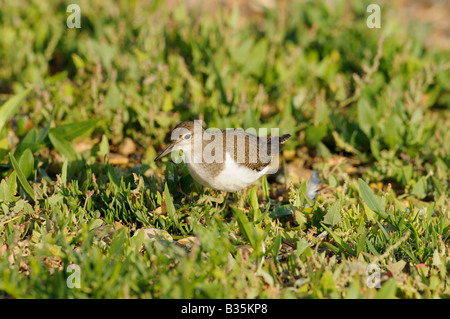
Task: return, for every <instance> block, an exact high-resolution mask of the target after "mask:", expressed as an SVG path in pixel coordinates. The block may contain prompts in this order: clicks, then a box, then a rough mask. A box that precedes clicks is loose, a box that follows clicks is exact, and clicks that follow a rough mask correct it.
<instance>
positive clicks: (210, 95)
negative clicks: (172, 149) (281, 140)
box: [0, 0, 450, 298]
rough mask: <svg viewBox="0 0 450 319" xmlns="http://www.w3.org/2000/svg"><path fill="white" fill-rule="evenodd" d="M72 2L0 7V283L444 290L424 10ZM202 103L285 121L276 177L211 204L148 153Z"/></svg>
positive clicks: (96, 294)
mask: <svg viewBox="0 0 450 319" xmlns="http://www.w3.org/2000/svg"><path fill="white" fill-rule="evenodd" d="M79 4H80V8H81V12H82V17H81V28H80V29H69V28H67V27H66V24H65V21H66V19H67V17H68V16H69V13H66V4H65V2H59V3H57V4H56V5H52V6H51V5H49V4H44V3H41V2H38V1H34V0H33V1H16V2H14V3H9V2H4V3H2V5H1V7H2V14H1V15H0V33H1V34H2V35H3V36H2V37H1V38H0V105H2V106H1V107H0V175H1V176H0V177H1V182H0V205H1V209H0V297H2V298H448V297H449V296H450V288H449V284H448V282H449V275H448V270H449V267H450V249H449V241H450V239H449V226H450V210H449V197H448V191H447V190H448V188H449V166H450V161H449V158H450V156H449V154H450V143H449V141H450V135H449V134H450V133H449V131H448V127H449V124H450V123H449V110H450V86H449V83H450V72H449V69H450V64H449V63H448V52H445V51H444V50H442V49H438V48H433V47H426V46H425V45H424V40H425V39H426V31H425V30H426V28H425V26H423V25H421V24H420V23H414V24H410V25H406V24H404V23H402V22H400V21H397V20H395V19H394V18H392V17H390V18H389V19H388V18H386V16H387V15H386V12H390V11H389V10H391V11H392V10H394V9H393V8H391V7H389V6H388V5H387V4H384V5H382V28H380V29H369V28H367V26H366V19H367V15H368V14H367V13H366V7H367V4H368V3H364V2H360V1H352V2H347V1H336V2H333V3H330V4H328V3H323V2H310V1H292V2H286V1H280V2H279V4H278V5H277V6H276V7H275V8H272V9H267V10H265V11H262V12H259V13H254V12H253V13H252V12H245V11H244V10H239V9H238V8H237V7H235V8H232V9H231V8H230V10H212V12H208V13H202V12H201V9H199V8H195V7H194V8H191V7H187V6H185V5H179V6H175V7H170V6H169V5H168V4H166V3H165V2H163V1H155V2H152V3H147V2H146V1H134V2H127V1H118V2H114V4H113V3H111V2H108V1H103V2H101V1H80V2H79ZM199 10H200V11H199ZM43 21H45V23H43ZM199 118H200V119H202V120H204V121H205V122H206V124H207V126H209V127H218V128H226V127H244V128H248V127H254V128H256V129H258V128H263V127H266V128H270V127H274V128H280V134H288V133H289V134H292V136H293V137H291V138H290V139H289V140H288V141H287V142H286V144H285V147H284V151H283V155H284V160H285V171H286V172H285V173H286V177H285V181H284V182H283V180H280V179H276V178H272V177H269V178H263V179H262V180H261V181H260V182H258V183H256V184H255V186H254V187H252V188H249V189H247V190H245V191H244V192H242V193H239V194H234V195H231V196H229V201H225V202H223V203H212V204H210V203H208V201H207V199H208V198H209V197H210V196H217V195H218V194H217V193H216V192H214V191H213V190H210V189H206V188H203V187H201V186H200V185H198V184H196V183H195V182H194V181H193V180H192V178H191V177H190V176H189V174H188V172H187V170H186V168H185V167H184V165H183V164H181V165H178V166H177V165H175V164H173V163H171V162H170V161H168V160H164V162H163V164H162V165H161V164H159V163H155V162H154V161H153V159H154V158H155V157H156V154H157V153H158V152H159V151H161V150H162V149H163V148H164V147H165V146H166V145H167V143H168V142H169V138H170V136H169V132H170V130H171V128H173V127H174V126H175V125H176V124H178V123H179V122H180V121H183V120H188V119H199ZM298 169H300V170H301V171H302V172H305V171H307V172H310V171H312V170H317V171H318V173H319V178H320V180H321V184H322V188H321V190H320V191H319V192H318V194H317V196H316V198H315V199H314V200H311V199H310V198H309V197H308V196H307V190H308V187H307V185H308V179H304V178H299V177H298V175H299V174H298ZM277 181H278V182H277ZM280 181H281V182H283V183H280ZM70 265H75V266H76V267H79V268H76V269H77V271H75V272H74V271H72V270H71V268H70V267H69V266H70ZM371 268H372V269H375V270H379V272H378V273H375V274H379V279H380V287H379V288H373V287H372V286H371V285H370V283H371V282H372V281H370V280H372V279H373V278H376V277H374V274H373V273H372V272H371V271H370V269H371ZM77 275H79V277H78V279H79V281H78V283H79V288H77V287H74V288H70V287H69V286H71V285H70V283H73V284H76V283H77V280H78V279H77V277H76V276H77ZM71 287H73V286H71Z"/></svg>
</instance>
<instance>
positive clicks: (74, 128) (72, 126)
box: [49, 119, 99, 141]
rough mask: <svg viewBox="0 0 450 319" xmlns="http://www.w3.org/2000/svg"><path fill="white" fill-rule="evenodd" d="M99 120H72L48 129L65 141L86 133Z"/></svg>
mask: <svg viewBox="0 0 450 319" xmlns="http://www.w3.org/2000/svg"><path fill="white" fill-rule="evenodd" d="M98 121H99V120H98V119H96V120H87V121H82V122H74V123H69V124H64V125H60V126H57V127H54V128H52V129H50V132H49V134H50V133H51V134H52V135H53V136H58V137H59V138H62V139H64V140H67V141H72V140H73V139H75V138H77V137H80V136H83V135H85V134H87V133H88V132H89V131H90V130H91V129H93V128H94V127H95V125H96V124H97V122H98Z"/></svg>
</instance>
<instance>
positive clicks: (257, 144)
mask: <svg viewBox="0 0 450 319" xmlns="http://www.w3.org/2000/svg"><path fill="white" fill-rule="evenodd" d="M290 137H291V135H290V134H285V135H281V136H271V137H258V136H257V135H255V134H252V133H250V132H247V131H244V130H242V129H226V130H212V131H211V130H205V129H203V126H202V121H199V120H195V121H186V122H182V123H180V124H178V125H177V126H175V128H174V129H173V130H172V133H171V138H172V141H173V142H172V143H171V144H170V145H169V146H168V147H167V148H165V149H164V150H163V151H162V152H161V153H160V154H159V155H158V156H157V157H156V158H155V161H158V160H160V159H161V158H162V157H164V156H166V155H168V154H169V153H171V152H173V151H178V150H181V151H182V152H183V154H184V162H185V164H186V167H187V169H188V171H189V173H190V175H191V176H192V178H193V179H194V180H195V181H197V182H198V183H199V184H201V185H203V186H205V187H210V188H213V189H216V190H219V191H223V192H237V191H240V190H242V189H244V188H246V187H248V186H250V185H252V184H253V183H255V182H256V181H257V180H258V179H259V178H260V177H262V176H263V175H265V174H269V173H274V172H275V171H276V170H277V169H278V165H277V164H278V155H279V153H280V150H281V145H282V144H284V143H285V142H286V140H288V139H289V138H290ZM178 158H180V157H178ZM172 160H174V161H175V162H177V158H175V157H174V156H172Z"/></svg>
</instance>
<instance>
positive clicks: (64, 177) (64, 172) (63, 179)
mask: <svg viewBox="0 0 450 319" xmlns="http://www.w3.org/2000/svg"><path fill="white" fill-rule="evenodd" d="M67 164H68V159H67V158H66V159H65V160H64V163H63V165H62V167H61V182H62V183H63V185H64V186H66V185H67Z"/></svg>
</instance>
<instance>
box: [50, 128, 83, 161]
mask: <svg viewBox="0 0 450 319" xmlns="http://www.w3.org/2000/svg"><path fill="white" fill-rule="evenodd" d="M48 137H49V139H50V142H51V143H52V145H53V146H54V147H55V148H56V150H57V151H58V152H59V153H61V154H62V155H64V156H65V157H66V158H67V159H68V160H69V161H76V160H77V159H78V154H77V153H76V152H75V150H74V149H73V147H72V145H70V143H69V142H68V141H67V140H66V139H65V138H63V137H61V136H59V135H55V134H54V132H52V131H51V130H50V132H49V133H48Z"/></svg>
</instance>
